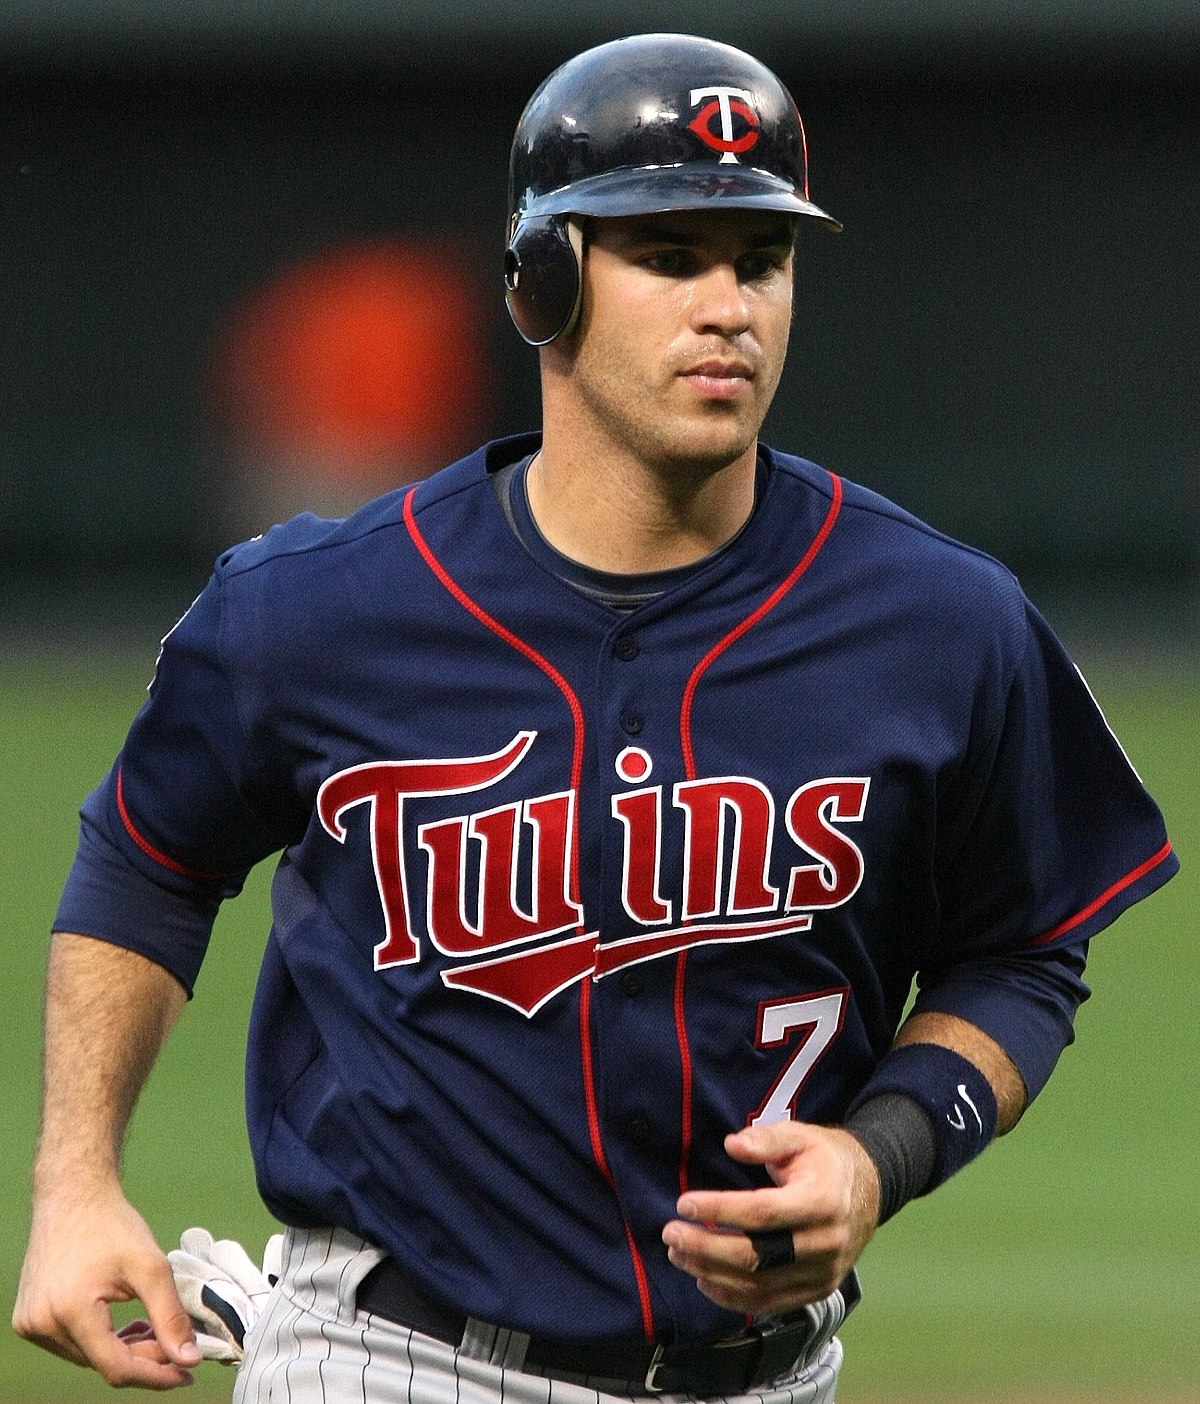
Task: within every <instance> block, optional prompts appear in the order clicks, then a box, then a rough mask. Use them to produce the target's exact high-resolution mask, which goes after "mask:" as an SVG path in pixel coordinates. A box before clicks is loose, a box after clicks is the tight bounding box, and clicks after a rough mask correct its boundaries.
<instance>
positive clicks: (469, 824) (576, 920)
mask: <svg viewBox="0 0 1200 1404" xmlns="http://www.w3.org/2000/svg"><path fill="white" fill-rule="evenodd" d="M571 814H572V797H571V796H570V795H569V794H560V795H546V796H543V797H542V798H539V799H534V800H526V801H525V803H524V804H523V805H521V804H506V805H502V806H501V807H500V808H498V809H491V810H488V811H486V812H485V813H483V814H475V815H472V816H470V817H469V818H466V817H463V818H458V819H444V820H442V821H440V822H439V823H436V824H422V825H421V827H420V829H419V830H418V838H419V840H420V843H421V846H422V847H423V848H424V849H426V850H427V851H428V853H429V911H428V920H429V936H430V939H431V940H432V941H433V944H434V945H435V946H436V947H437V948H438V950H439V951H441V952H443V954H445V955H451V956H464V955H475V954H478V953H479V952H480V951H482V950H492V949H495V948H497V947H500V946H509V945H512V944H514V942H518V941H528V940H530V939H532V938H533V937H535V936H549V935H551V934H553V933H555V932H558V931H564V930H568V929H570V928H572V927H576V926H578V925H579V924H580V922H581V920H582V916H583V913H582V911H581V910H580V908H579V906H578V905H577V904H576V903H575V902H573V901H572V900H571V897H570V894H569V892H568V890H567V888H568V883H569V874H570V865H569V853H570V843H571ZM522 815H523V816H524V818H525V820H526V822H527V823H528V824H529V825H530V826H531V827H532V829H533V831H534V837H533V882H532V908H531V910H530V911H528V912H525V911H522V910H521V908H520V907H519V906H518V904H517V861H518V848H517V845H518V838H519V834H520V828H519V821H520V819H521V817H522ZM468 837H469V838H471V839H474V840H476V841H477V842H478V844H479V845H480V848H481V852H480V857H479V891H478V904H477V906H478V911H477V916H476V920H475V921H474V922H473V923H472V922H470V921H469V920H468V919H467V916H466V913H465V911H464V902H465V900H466V892H467V862H468V843H467V840H468Z"/></svg>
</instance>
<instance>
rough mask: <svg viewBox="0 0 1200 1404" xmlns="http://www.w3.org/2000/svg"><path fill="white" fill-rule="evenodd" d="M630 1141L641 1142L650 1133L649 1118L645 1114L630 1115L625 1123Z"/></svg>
mask: <svg viewBox="0 0 1200 1404" xmlns="http://www.w3.org/2000/svg"><path fill="white" fill-rule="evenodd" d="M625 1125H626V1129H627V1130H628V1132H629V1139H630V1140H631V1141H637V1142H639V1143H640V1142H642V1141H644V1140H646V1138H647V1137H648V1136H649V1135H650V1118H649V1117H645V1116H631V1117H630V1118H629V1120H628V1121H627V1122H626V1123H625Z"/></svg>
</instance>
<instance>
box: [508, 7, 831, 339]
mask: <svg viewBox="0 0 1200 1404" xmlns="http://www.w3.org/2000/svg"><path fill="white" fill-rule="evenodd" d="M716 207H721V208H726V209H751V210H782V211H784V212H785V213H787V214H794V215H809V216H812V217H813V218H815V219H819V220H822V221H823V222H824V223H825V224H827V225H830V226H832V227H833V228H834V229H840V228H841V225H840V224H839V223H838V222H837V220H835V219H834V218H832V216H830V215H827V214H826V213H825V211H824V210H822V209H819V208H818V207H817V206H816V205H814V204H813V203H812V201H811V200H810V199H809V198H808V155H807V151H806V148H805V139H804V126H803V123H802V122H801V120H800V114H799V113H798V112H797V111H796V104H795V103H794V102H793V101H792V98H791V95H790V93H789V92H788V90H787V89H786V88H785V87H784V86H783V84H782V83H781V82H780V81H779V79H778V78H776V77H775V75H774V74H773V73H772V72H771V71H770V69H768V68H766V67H765V66H764V65H763V64H761V63H759V61H758V60H757V59H755V58H751V57H750V55H749V54H745V53H742V51H741V50H740V49H735V48H731V47H730V46H729V45H728V44H718V43H715V42H714V41H713V40H711V39H699V38H695V37H694V36H692V35H689V34H640V35H635V36H633V37H632V38H628V39H616V40H613V41H612V42H611V43H608V44H601V45H600V46H599V47H598V48H594V49H588V50H587V51H586V52H584V53H582V54H579V55H577V56H576V57H575V58H573V59H571V60H569V61H568V62H567V63H565V64H563V65H562V67H561V68H558V69H556V70H555V71H554V72H553V73H552V74H551V75H550V76H549V78H547V79H546V80H545V82H544V83H542V85H541V87H539V88H538V90H537V92H535V93H534V95H533V97H531V98H530V100H529V102H528V104H527V105H526V108H525V111H524V112H523V113H522V115H521V120H520V122H518V124H517V130H516V135H515V136H514V137H513V144H512V156H511V160H510V164H509V226H508V230H509V232H508V249H507V251H506V253H505V257H504V284H505V290H506V300H507V302H508V310H509V313H510V314H511V316H512V319H513V321H514V322H515V323H516V327H517V330H518V331H519V332H520V333H521V335H522V336H523V337H524V338H525V340H526V341H528V342H529V343H530V344H531V345H534V346H545V345H546V344H547V343H548V342H551V341H553V340H554V339H555V337H558V336H561V335H562V334H563V333H564V332H565V331H567V330H569V329H570V327H572V326H573V325H574V322H575V319H576V317H577V315H578V312H579V297H580V289H581V281H582V280H581V278H580V257H581V234H580V230H579V222H578V219H572V218H571V216H573V215H574V216H580V217H583V216H587V215H608V216H613V215H633V214H657V213H661V212H665V211H669V210H696V209H709V208H716Z"/></svg>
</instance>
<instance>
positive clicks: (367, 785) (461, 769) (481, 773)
mask: <svg viewBox="0 0 1200 1404" xmlns="http://www.w3.org/2000/svg"><path fill="white" fill-rule="evenodd" d="M535 735H536V732H532V731H519V732H518V733H517V734H516V736H514V737H513V739H512V740H511V741H510V742H509V743H508V745H507V746H505V748H504V749H503V750H502V751H497V752H496V753H495V754H494V755H490V756H472V757H469V758H468V759H465V760H445V761H424V760H418V761H375V762H372V763H369V764H367V765H356V766H351V767H350V769H349V770H342V771H339V772H338V774H336V775H331V776H330V777H329V779H328V780H326V781H325V783H324V784H323V785H322V786H321V789H320V791H319V792H318V794H317V816H318V817H319V819H320V820H321V824H322V826H323V827H324V829H325V831H326V833H328V834H329V835H330V836H331V837H332V838H335V839H336V840H337V841H338V843H345V842H346V833H347V831H346V827H345V825H344V824H343V823H342V816H343V814H345V812H346V810H348V809H352V808H354V807H355V806H356V805H359V804H366V805H368V806H369V807H370V811H371V861H372V863H373V865H374V869H375V883H376V886H377V887H378V889H379V900H380V902H381V903H382V905H383V920H384V939H383V940H382V941H381V942H380V943H379V944H378V945H377V946H376V947H375V969H376V970H383V969H384V968H385V967H387V966H391V965H409V964H411V963H412V962H413V961H415V960H418V959H419V958H420V954H421V948H420V943H419V941H418V940H417V937H416V935H415V934H414V932H413V929H412V922H411V921H410V919H409V907H408V897H407V893H406V890H405V888H406V882H405V875H404V854H403V850H402V846H401V836H400V820H401V814H402V811H403V807H404V800H405V798H406V797H409V796H417V795H442V794H465V793H467V792H468V791H470V790H481V789H484V788H486V787H487V786H488V785H494V784H495V783H496V781H497V780H499V779H501V778H502V777H503V776H505V775H507V774H508V773H509V771H511V770H512V769H513V768H514V766H516V765H518V764H519V763H520V761H521V759H522V757H523V756H524V755H525V753H526V751H528V750H529V747H530V746H531V745H532V743H533V738H534V736H535Z"/></svg>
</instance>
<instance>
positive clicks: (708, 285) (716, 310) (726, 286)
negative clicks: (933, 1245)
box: [691, 263, 751, 336]
mask: <svg viewBox="0 0 1200 1404" xmlns="http://www.w3.org/2000/svg"><path fill="white" fill-rule="evenodd" d="M691 311H692V327H693V330H695V331H699V332H709V333H711V332H718V333H720V334H721V335H722V336H735V335H736V334H737V333H738V332H743V331H745V330H746V328H747V327H749V325H750V320H751V318H750V303H749V300H748V299H747V297H746V290H745V287H744V286H743V284H742V282H741V280H740V279H739V278H738V275H737V270H736V269H735V268H734V266H733V265H732V264H731V263H713V264H711V265H710V266H709V267H708V268H706V269H705V270H704V272H703V273H701V274H700V275H699V276H698V277H697V278H696V282H695V290H694V293H693V297H692V308H691Z"/></svg>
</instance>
